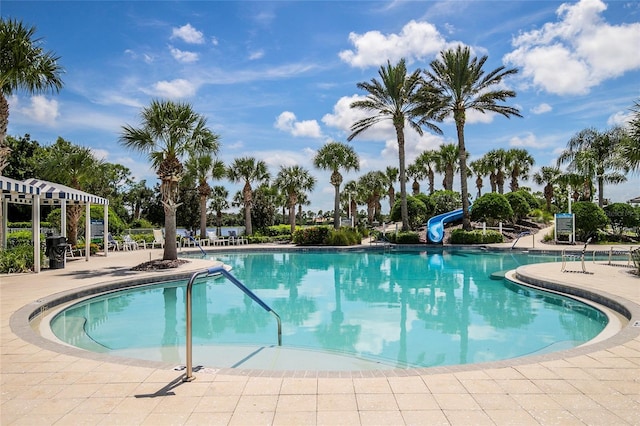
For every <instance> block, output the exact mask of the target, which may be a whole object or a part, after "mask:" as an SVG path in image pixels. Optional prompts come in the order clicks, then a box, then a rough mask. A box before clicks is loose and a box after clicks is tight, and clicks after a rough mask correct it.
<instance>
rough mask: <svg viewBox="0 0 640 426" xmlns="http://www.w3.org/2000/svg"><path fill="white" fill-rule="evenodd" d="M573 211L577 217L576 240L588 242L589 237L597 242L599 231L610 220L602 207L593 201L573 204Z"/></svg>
mask: <svg viewBox="0 0 640 426" xmlns="http://www.w3.org/2000/svg"><path fill="white" fill-rule="evenodd" d="M571 211H572V212H573V213H574V214H575V215H576V240H577V241H587V239H588V238H589V237H594V240H597V236H598V230H599V229H603V228H604V227H605V226H607V224H608V223H609V218H608V217H607V215H606V214H605V213H604V210H602V208H601V207H599V206H597V205H595V204H594V203H592V202H591V201H578V202H576V203H573V205H572V206H571Z"/></svg>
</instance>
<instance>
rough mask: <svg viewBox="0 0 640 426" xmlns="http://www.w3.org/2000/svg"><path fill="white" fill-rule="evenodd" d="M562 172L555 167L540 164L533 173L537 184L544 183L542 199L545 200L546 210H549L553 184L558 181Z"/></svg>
mask: <svg viewBox="0 0 640 426" xmlns="http://www.w3.org/2000/svg"><path fill="white" fill-rule="evenodd" d="M561 175H562V172H561V171H560V169H559V168H557V167H549V166H542V167H540V170H539V171H537V172H536V173H535V174H534V175H533V181H534V182H535V183H536V184H537V185H544V189H543V191H544V199H545V201H546V202H547V211H548V212H550V211H551V201H552V200H553V196H554V189H553V188H554V185H555V184H556V183H557V182H558V178H560V176H561Z"/></svg>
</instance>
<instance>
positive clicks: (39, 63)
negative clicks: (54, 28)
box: [0, 18, 64, 174]
mask: <svg viewBox="0 0 640 426" xmlns="http://www.w3.org/2000/svg"><path fill="white" fill-rule="evenodd" d="M35 33H36V28H35V27H33V26H32V27H27V26H25V25H24V24H23V23H22V22H21V21H17V20H15V19H4V18H3V19H1V20H0V52H2V53H1V58H0V174H2V170H3V169H4V167H5V166H6V165H7V162H6V160H7V158H8V156H9V153H10V149H9V147H8V146H7V145H6V144H5V141H4V138H5V136H6V135H7V126H8V124H9V102H8V101H7V96H10V95H12V94H14V93H15V92H17V91H19V90H23V91H25V92H26V93H27V94H29V95H35V94H39V93H46V92H49V91H52V92H57V91H59V90H60V89H61V88H62V78H61V75H62V74H63V73H64V70H63V69H62V67H61V66H60V65H59V64H58V60H59V59H60V58H59V57H58V56H56V55H55V53H53V52H51V51H45V50H44V49H43V47H42V39H41V38H35Z"/></svg>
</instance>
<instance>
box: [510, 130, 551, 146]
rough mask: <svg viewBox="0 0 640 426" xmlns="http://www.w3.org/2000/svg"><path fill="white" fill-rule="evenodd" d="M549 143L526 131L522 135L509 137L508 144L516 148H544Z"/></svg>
mask: <svg viewBox="0 0 640 426" xmlns="http://www.w3.org/2000/svg"><path fill="white" fill-rule="evenodd" d="M549 145H550V141H541V140H539V139H538V138H537V137H536V135H534V134H533V133H531V132H527V133H525V134H524V135H522V136H514V137H512V138H511V139H509V146H513V147H516V148H544V147H547V146H549Z"/></svg>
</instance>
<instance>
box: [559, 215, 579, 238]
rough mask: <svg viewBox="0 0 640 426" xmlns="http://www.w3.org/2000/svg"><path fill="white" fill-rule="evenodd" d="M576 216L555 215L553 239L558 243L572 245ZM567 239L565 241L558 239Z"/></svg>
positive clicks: (574, 235)
mask: <svg viewBox="0 0 640 426" xmlns="http://www.w3.org/2000/svg"><path fill="white" fill-rule="evenodd" d="M575 229H576V216H575V215H574V214H573V213H556V215H555V239H556V243H558V242H569V244H574V243H575V241H576V234H575ZM564 236H566V237H567V240H565V239H564V238H563V239H561V238H560V237H564Z"/></svg>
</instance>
